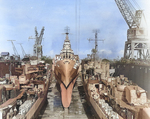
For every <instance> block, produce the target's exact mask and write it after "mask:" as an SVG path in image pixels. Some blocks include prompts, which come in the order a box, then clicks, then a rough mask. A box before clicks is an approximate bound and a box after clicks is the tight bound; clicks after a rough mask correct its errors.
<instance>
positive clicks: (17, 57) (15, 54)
mask: <svg viewBox="0 0 150 119" xmlns="http://www.w3.org/2000/svg"><path fill="white" fill-rule="evenodd" d="M7 41H10V42H11V43H12V46H13V50H14V56H15V59H18V60H20V55H19V54H18V52H17V49H16V47H15V45H14V43H13V41H16V40H7Z"/></svg>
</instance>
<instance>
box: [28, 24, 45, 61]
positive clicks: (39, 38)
mask: <svg viewBox="0 0 150 119" xmlns="http://www.w3.org/2000/svg"><path fill="white" fill-rule="evenodd" d="M43 34H44V27H43V28H42V30H41V33H40V35H38V32H37V28H36V27H35V38H32V37H29V39H36V40H35V44H34V46H33V55H34V56H37V58H38V59H39V58H41V57H42V55H43V51H42V45H41V43H42V39H43Z"/></svg>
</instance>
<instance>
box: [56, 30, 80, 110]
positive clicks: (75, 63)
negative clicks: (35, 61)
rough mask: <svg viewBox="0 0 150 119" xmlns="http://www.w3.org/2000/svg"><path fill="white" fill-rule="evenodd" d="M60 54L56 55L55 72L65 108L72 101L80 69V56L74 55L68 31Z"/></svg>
mask: <svg viewBox="0 0 150 119" xmlns="http://www.w3.org/2000/svg"><path fill="white" fill-rule="evenodd" d="M65 34H66V39H65V41H64V44H63V49H62V50H61V53H60V55H56V56H55V58H54V60H53V62H54V73H55V78H56V79H57V81H58V83H59V85H60V89H61V100H62V105H63V107H64V108H68V107H69V106H70V103H71V96H72V90H73V87H74V84H75V81H76V79H77V77H78V71H79V66H80V63H79V56H78V55H74V53H73V50H72V49H71V44H70V40H69V38H68V34H69V33H68V31H67V32H66V33H65Z"/></svg>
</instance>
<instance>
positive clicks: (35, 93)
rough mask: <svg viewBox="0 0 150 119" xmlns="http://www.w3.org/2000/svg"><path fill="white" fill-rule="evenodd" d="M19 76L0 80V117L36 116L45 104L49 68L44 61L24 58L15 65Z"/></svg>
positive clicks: (14, 118)
mask: <svg viewBox="0 0 150 119" xmlns="http://www.w3.org/2000/svg"><path fill="white" fill-rule="evenodd" d="M15 72H17V73H18V74H19V76H16V75H11V76H9V78H6V77H5V78H1V80H0V94H1V96H0V118H1V119H31V118H36V117H37V116H38V114H39V112H40V110H41V108H42V107H43V105H44V104H45V101H46V98H47V92H48V88H49V85H50V76H51V75H50V68H49V65H47V64H45V63H44V61H40V62H38V61H37V60H31V59H30V60H24V61H22V62H21V64H19V65H18V66H17V67H15Z"/></svg>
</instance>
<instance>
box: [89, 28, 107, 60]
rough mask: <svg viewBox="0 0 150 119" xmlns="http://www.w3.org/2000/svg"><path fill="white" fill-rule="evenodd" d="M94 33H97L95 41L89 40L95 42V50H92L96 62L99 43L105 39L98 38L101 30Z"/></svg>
mask: <svg viewBox="0 0 150 119" xmlns="http://www.w3.org/2000/svg"><path fill="white" fill-rule="evenodd" d="M93 32H94V33H95V39H90V38H89V39H88V41H95V49H92V53H93V55H94V60H96V55H97V52H98V43H97V42H98V41H104V39H98V38H97V36H98V33H99V30H93Z"/></svg>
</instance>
